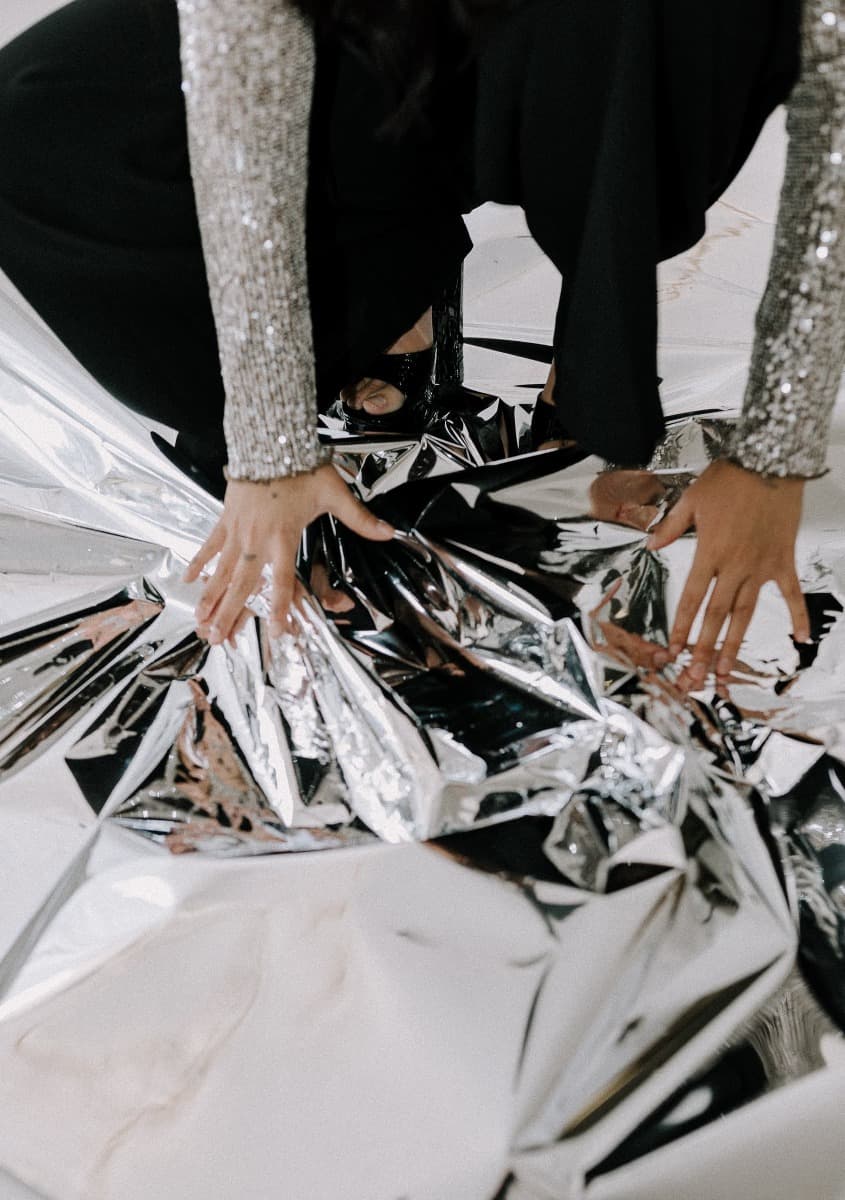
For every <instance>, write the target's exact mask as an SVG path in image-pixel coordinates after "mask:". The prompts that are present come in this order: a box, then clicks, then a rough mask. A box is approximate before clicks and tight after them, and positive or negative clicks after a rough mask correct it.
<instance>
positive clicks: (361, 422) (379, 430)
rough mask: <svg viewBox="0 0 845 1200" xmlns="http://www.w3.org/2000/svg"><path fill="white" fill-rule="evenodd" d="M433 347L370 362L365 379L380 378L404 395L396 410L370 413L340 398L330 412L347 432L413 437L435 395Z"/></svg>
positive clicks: (384, 355)
mask: <svg viewBox="0 0 845 1200" xmlns="http://www.w3.org/2000/svg"><path fill="white" fill-rule="evenodd" d="M433 372H434V350H433V349H429V350H414V351H412V352H410V353H408V354H381V355H379V357H378V358H377V359H376V360H375V361H374V362H373V363H371V364H370V367H369V369H368V370H367V372H366V377H367V378H368V379H380V380H382V382H384V383H386V384H389V385H390V387H395V388H396V390H397V391H399V392H401V393H402V395H403V396H404V397H405V403H404V404H403V405H402V407H401V408H399V409H397V410H396V412H391V413H383V414H378V415H375V416H374V415H373V414H372V413H368V412H365V411H364V410H363V409H355V408H350V407H349V406H348V405H347V404H346V403H345V402H344V401H343V400H340V401H339V402H338V403H337V404H336V405H335V406H334V409H333V411H332V413H331V415H332V416H339V417H341V418H342V420H343V423H344V425H345V427H346V429H347V431H348V432H349V433H354V434H357V435H358V436H359V437H360V436H366V435H368V434H406V435H412V436H415V437H416V436H417V435H418V434H419V433H421V432H422V430H423V428H424V426H425V424H426V422H427V421H428V420H429V418H430V416H431V413H432V410H433V407H434V400H435V396H436V388H435V385H434V383H433V382H432V374H433Z"/></svg>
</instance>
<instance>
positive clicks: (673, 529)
mask: <svg viewBox="0 0 845 1200" xmlns="http://www.w3.org/2000/svg"><path fill="white" fill-rule="evenodd" d="M694 523H695V514H694V512H693V506H692V501H691V500H690V498H689V493H687V494H686V495H684V496H682V497H681V498H680V500H679V501H678V503H677V504H676V505H675V507H674V508H673V509H672V511H671V512H670V513H669V514H668V516H665V517H664V518H663V520H662V521H661V522H660V524H659V525H658V526H656V528H655V529H653V530H652V532H651V535H650V537H649V539H648V542H647V543H646V545H647V546H648V548H649V550H662V549H663V548H664V546H671V544H672V542H676V541H677V540H678V538H679V537H683V536H684V534H685V533H686V532H687V530H689V529H691V528H692V526H693V524H694Z"/></svg>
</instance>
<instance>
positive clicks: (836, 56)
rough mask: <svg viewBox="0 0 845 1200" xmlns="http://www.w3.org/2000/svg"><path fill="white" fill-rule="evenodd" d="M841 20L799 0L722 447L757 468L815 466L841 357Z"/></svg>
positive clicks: (838, 6) (844, 113) (837, 9)
mask: <svg viewBox="0 0 845 1200" xmlns="http://www.w3.org/2000/svg"><path fill="white" fill-rule="evenodd" d="M843 21H845V0H806V9H805V17H804V39H803V40H804V49H803V53H804V63H803V70H802V77H801V81H800V82H799V84H798V86H797V87H796V89H795V92H794V93H793V96H792V100H791V102H790V110H789V134H790V144H789V152H788V161H787V171H786V179H785V183H784V189H783V194H782V198H781V207H780V214H779V217H778V224H777V231H776V237H775V250H774V255H773V259H772V265H771V270H770V275H769V282H768V286H767V288H766V292H765V295H764V298H763V301H762V304H761V306H760V309H759V312H758V315H757V329H756V340H755V346H754V352H753V358H752V364H751V374H750V378H749V383H748V389H747V392H746V397H745V404H744V407H743V412H742V416H741V418H740V421H739V424H738V427H737V429H736V431H735V435H734V438H733V442H732V447H731V456H732V458H733V459H734V460H735V461H736V462H738V463H739V464H740V465H741V466H744V467H747V468H748V469H750V470H753V471H757V472H760V473H762V474H768V475H776V476H802V477H806V478H810V477H813V476H816V475H819V474H821V473H822V472H823V471H824V469H825V463H826V455H827V444H828V439H829V434H830V423H831V416H832V412H833V406H834V404H835V401H836V396H837V393H838V390H839V385H840V383H841V379H842V372H843V366H845V326H844V325H843V318H845V302H843V296H845V177H843V171H845V167H843V161H845V49H844V48H843V47H845V33H843V32H842V31H841V29H840V25H841V24H842V23H843Z"/></svg>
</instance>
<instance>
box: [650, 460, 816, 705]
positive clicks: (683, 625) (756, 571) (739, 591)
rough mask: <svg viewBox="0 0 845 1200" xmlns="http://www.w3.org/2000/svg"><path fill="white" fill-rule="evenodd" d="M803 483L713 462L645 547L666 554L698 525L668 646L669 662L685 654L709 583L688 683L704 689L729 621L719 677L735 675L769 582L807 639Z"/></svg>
mask: <svg viewBox="0 0 845 1200" xmlns="http://www.w3.org/2000/svg"><path fill="white" fill-rule="evenodd" d="M803 498H804V480H803V479H774V478H769V477H764V476H762V475H758V474H756V473H755V472H753V471H747V470H745V469H744V468H743V467H739V466H736V465H735V464H734V463H730V462H716V463H713V464H712V466H710V467H708V468H707V470H706V471H705V472H704V474H703V475H702V476H701V477H700V478H699V479H697V480H696V482H695V483H693V484H692V485H691V486H690V487H689V488H688V489H687V491H686V492H685V493H684V495H683V496H682V497H681V499H680V500H679V501H678V503H677V504H676V506H675V507H674V508H673V509H672V511H671V512H670V513H669V515H668V516H667V517H666V518H665V519H664V520H663V521H662V522H661V523H660V524H659V525H658V526H657V527H656V529H655V530H654V532H653V533H652V535H651V537H650V538H649V541H648V547H649V549H650V550H662V549H663V547H664V546H668V545H670V544H671V543H672V542H674V541H676V540H677V539H678V538H679V537H681V536H682V535H683V534H685V533H686V532H687V531H688V530H689V529H690V528H692V527H693V526H695V529H696V531H697V534H698V547H697V549H696V553H695V559H694V560H693V564H692V569H691V570H690V573H689V577H688V579H687V582H686V586H685V588H684V591H683V594H682V596H681V601H680V604H679V606H678V612H677V615H676V617H675V624H674V627H673V629H672V633H671V635H670V639H669V656H670V658H672V659H675V658H677V657H678V655H679V654H680V653H681V652H682V650H683V649H684V648H685V647H686V645H687V642H688V639H689V635H690V630H691V628H692V625H693V622H694V620H695V618H696V616H697V614H698V611H699V609H700V608H701V606H702V604H703V602H704V600H705V597H706V596H707V593H708V591H709V590H710V587H711V584H712V585H713V591H712V594H711V595H710V599H709V601H708V602H707V609H706V612H705V614H704V622H703V625H702V628H701V633H700V634H699V637H698V641H697V643H696V645H695V648H694V650H693V657H692V663H691V665H690V667H689V676H690V679H691V680H692V682H693V683H694V684H698V683H703V681H704V680H705V679H706V677H707V674H708V672H709V671H710V669H711V665H712V662H713V657H714V654H715V652H716V644H717V641H718V639H719V635H720V634H721V631H722V628H723V626H724V625H725V622H726V621H728V620H730V625H729V627H728V633H727V637H726V638H725V641H724V644H723V645H722V647H721V650H720V651H719V654H718V659H717V662H716V674H717V675H718V676H720V677H722V678H724V677H725V676H727V675H730V673H731V671H732V670H733V668H734V666H735V664H736V659H737V655H738V653H739V649H740V646H741V644H742V640H743V638H744V637H745V633H746V630H747V629H748V625H749V623H750V621H751V618H752V616H753V615H754V610H755V608H756V606H757V598H758V595H759V593H760V589H761V587H762V586H763V584H764V583H767V582H768V581H769V580H774V582H775V583H776V584H777V585H778V587H779V588H780V591H781V594H782V595H783V598H784V600H785V601H786V603H787V605H788V606H789V611H790V614H791V616H792V631H793V637H794V638H795V640H796V641H797V642H807V641H809V640H810V621H809V617H808V614H807V606H806V604H805V603H804V596H803V594H802V592H801V584H800V583H799V580H798V574H797V572H796V569H795V543H796V539H797V536H798V527H799V524H800V522H801V510H802V504H803Z"/></svg>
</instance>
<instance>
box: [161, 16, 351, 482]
mask: <svg viewBox="0 0 845 1200" xmlns="http://www.w3.org/2000/svg"><path fill="white" fill-rule="evenodd" d="M178 7H179V21H180V28H181V39H182V69H183V79H184V83H183V90H184V92H185V102H186V108H187V120H188V142H189V147H190V155H191V171H192V175H193V180H194V192H195V195H196V203H197V212H198V216H199V223H200V230H201V233H202V242H203V252H204V255H205V262H206V271H207V274H208V284H209V291H210V294H211V303H212V308H213V310H214V318H215V325H216V328H217V337H218V343H219V349H220V363H221V369H222V373H223V382H224V386H225V389H226V409H225V433H226V442H227V446H228V451H229V477H230V478H232V479H271V478H277V477H281V476H285V475H293V474H297V473H299V472H304V471H310V470H313V469H314V467H316V466H318V465H320V464H321V463H322V462H324V461H326V457H327V456H326V452H325V451H324V450H323V449H321V447H320V443H319V441H318V438H317V411H316V388H315V382H314V355H313V344H312V331H311V315H310V309H309V299H308V278H307V266H306V247H305V195H306V187H307V180H308V138H309V122H310V112H311V95H312V88H313V75H314V45H313V35H312V31H311V29H310V27H309V25H308V23H307V21H306V20H305V18H304V17H303V16H301V14H300V13H299V12H298V10H297V9H296V8H295V7H294V6H293V4H292V3H288V2H287V0H179V3H178Z"/></svg>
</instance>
